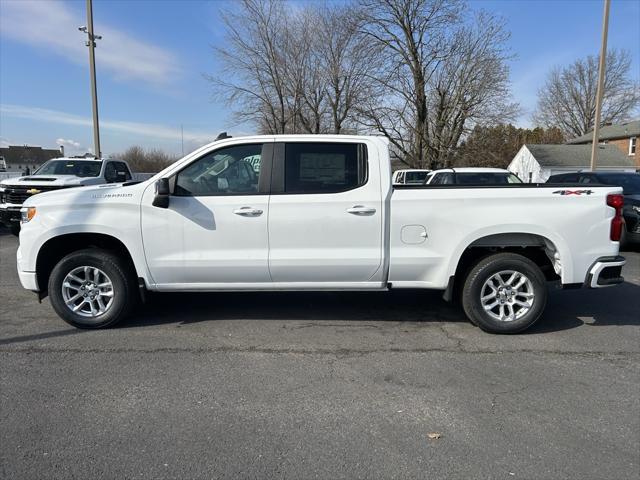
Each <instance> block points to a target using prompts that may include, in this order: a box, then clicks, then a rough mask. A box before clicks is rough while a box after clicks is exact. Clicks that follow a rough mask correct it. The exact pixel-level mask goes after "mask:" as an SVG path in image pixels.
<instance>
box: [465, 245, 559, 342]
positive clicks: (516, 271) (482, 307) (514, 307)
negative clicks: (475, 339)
mask: <svg viewBox="0 0 640 480" xmlns="http://www.w3.org/2000/svg"><path fill="white" fill-rule="evenodd" d="M546 303H547V286H546V280H545V277H544V274H543V273H542V271H541V270H540V268H539V267H538V266H537V265H536V264H535V263H533V262H532V261H531V260H529V259H528V258H526V257H523V256H522V255H517V254H514V253H498V254H495V255H491V256H488V257H485V258H483V259H481V260H480V261H479V262H478V263H477V264H476V265H475V266H474V267H473V268H472V269H471V270H470V272H469V274H468V276H467V278H466V280H465V283H464V287H463V289H462V306H463V308H464V311H465V313H466V314H467V317H468V318H469V319H470V320H471V321H472V322H473V323H475V324H476V325H478V326H479V327H480V328H481V329H483V330H485V331H487V332H491V333H518V332H521V331H523V330H525V329H527V328H529V327H530V326H531V325H533V324H534V323H535V322H536V321H537V320H538V319H539V318H540V315H542V312H543V310H544V307H545V305H546Z"/></svg>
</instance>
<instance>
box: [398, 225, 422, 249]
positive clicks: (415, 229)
mask: <svg viewBox="0 0 640 480" xmlns="http://www.w3.org/2000/svg"><path fill="white" fill-rule="evenodd" d="M400 235H401V238H402V243H406V244H407V245H417V244H419V243H423V242H424V241H425V240H426V239H427V229H426V228H424V226H423V225H405V226H404V227H402V230H401V234H400Z"/></svg>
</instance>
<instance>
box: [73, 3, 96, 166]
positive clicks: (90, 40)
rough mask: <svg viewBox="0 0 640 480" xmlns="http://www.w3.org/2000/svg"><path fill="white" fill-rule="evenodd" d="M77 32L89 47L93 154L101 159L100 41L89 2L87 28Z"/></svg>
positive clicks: (81, 28) (83, 27) (80, 28)
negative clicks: (84, 36) (98, 49)
mask: <svg viewBox="0 0 640 480" xmlns="http://www.w3.org/2000/svg"><path fill="white" fill-rule="evenodd" d="M78 30H80V31H81V32H85V33H86V34H87V41H86V42H85V45H86V46H87V47H89V74H90V75H91V103H92V105H93V154H94V155H95V157H96V158H101V157H102V152H101V151H100V126H99V124H98V89H97V87H96V53H95V48H96V40H100V39H101V38H102V37H101V36H100V35H95V34H94V33H93V5H92V1H91V0H87V26H86V27H85V26H82V27H79V28H78Z"/></svg>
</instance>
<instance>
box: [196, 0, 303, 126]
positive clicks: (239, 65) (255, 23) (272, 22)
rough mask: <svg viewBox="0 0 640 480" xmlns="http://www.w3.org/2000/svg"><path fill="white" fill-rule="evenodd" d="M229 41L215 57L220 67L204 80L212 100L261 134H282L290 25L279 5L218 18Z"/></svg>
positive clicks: (246, 2) (261, 0) (264, 0)
mask: <svg viewBox="0 0 640 480" xmlns="http://www.w3.org/2000/svg"><path fill="white" fill-rule="evenodd" d="M222 19H223V23H224V25H225V28H226V33H227V38H226V42H225V45H224V47H216V48H215V51H216V54H217V55H218V57H219V59H220V60H221V64H222V65H223V66H224V67H223V70H222V71H221V72H220V73H219V74H217V75H206V78H207V79H209V80H210V81H211V82H212V84H213V85H214V89H215V93H216V96H218V97H219V98H223V99H224V100H226V101H227V102H228V103H229V104H230V105H233V106H234V107H235V108H234V110H235V112H236V115H237V117H238V118H239V119H240V120H241V121H252V122H254V123H256V124H258V125H259V127H260V129H261V130H262V131H263V133H286V132H287V127H288V125H289V124H290V122H291V113H292V112H291V111H290V108H289V104H288V91H287V86H286V83H287V78H286V77H287V74H288V73H287V68H286V57H287V54H286V51H285V49H286V46H287V42H288V41H289V30H288V27H289V24H288V22H287V13H286V9H285V6H284V4H283V2H282V1H277V0H274V1H269V0H242V1H241V2H240V6H239V10H233V11H226V12H223V15H222Z"/></svg>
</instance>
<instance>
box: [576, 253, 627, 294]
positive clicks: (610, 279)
mask: <svg viewBox="0 0 640 480" xmlns="http://www.w3.org/2000/svg"><path fill="white" fill-rule="evenodd" d="M625 263H627V261H626V260H625V258H624V257H621V256H617V257H602V258H599V259H598V260H596V262H595V263H594V264H593V265H592V266H591V268H590V269H589V273H588V274H587V280H586V282H585V284H586V286H587V287H589V288H604V287H612V286H614V285H618V284H619V283H622V282H624V278H623V277H622V275H621V273H622V267H623V266H624V264H625Z"/></svg>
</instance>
